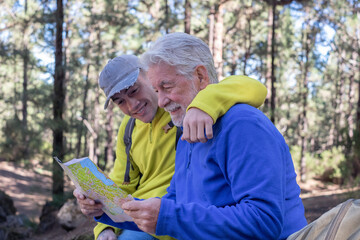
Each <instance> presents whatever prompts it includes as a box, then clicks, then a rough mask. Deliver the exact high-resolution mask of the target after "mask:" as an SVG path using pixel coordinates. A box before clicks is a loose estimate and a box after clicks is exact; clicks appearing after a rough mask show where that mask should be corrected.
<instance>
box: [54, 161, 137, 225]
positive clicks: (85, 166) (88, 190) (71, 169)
mask: <svg viewBox="0 0 360 240" xmlns="http://www.w3.org/2000/svg"><path fill="white" fill-rule="evenodd" d="M54 159H55V160H56V161H57V162H58V163H59V164H60V166H61V167H62V168H63V169H64V171H65V172H66V174H67V175H68V176H69V177H70V179H71V181H72V182H73V183H74V185H75V187H76V188H78V189H80V190H81V191H82V193H83V194H84V195H85V196H86V197H88V198H91V199H93V200H95V201H98V202H101V203H102V204H103V206H104V207H103V209H102V210H103V211H104V212H105V213H106V214H107V215H108V216H109V217H110V218H111V219H112V220H113V221H114V222H125V221H133V220H132V218H131V217H129V216H128V215H126V214H125V213H124V210H122V208H121V207H120V203H121V202H124V201H129V200H132V199H133V198H132V196H131V195H128V194H127V193H126V192H124V191H123V190H122V189H121V188H120V187H118V186H117V185H116V184H115V183H114V182H113V181H112V180H111V179H110V178H109V177H108V176H106V175H105V174H104V173H103V171H102V170H101V169H100V168H99V167H98V166H97V165H96V164H95V163H93V161H91V160H90V159H89V158H87V157H85V158H80V159H73V160H71V161H69V162H66V163H63V162H62V161H61V160H60V159H58V158H57V157H54Z"/></svg>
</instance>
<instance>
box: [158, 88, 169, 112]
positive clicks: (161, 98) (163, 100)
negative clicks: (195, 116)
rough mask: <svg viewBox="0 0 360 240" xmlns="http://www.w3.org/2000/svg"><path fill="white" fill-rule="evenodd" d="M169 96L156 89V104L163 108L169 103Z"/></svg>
mask: <svg viewBox="0 0 360 240" xmlns="http://www.w3.org/2000/svg"><path fill="white" fill-rule="evenodd" d="M169 101H170V100H169V98H168V97H167V95H166V94H164V93H163V92H161V91H158V105H159V107H161V108H164V107H165V106H166V105H167V104H168V103H169Z"/></svg>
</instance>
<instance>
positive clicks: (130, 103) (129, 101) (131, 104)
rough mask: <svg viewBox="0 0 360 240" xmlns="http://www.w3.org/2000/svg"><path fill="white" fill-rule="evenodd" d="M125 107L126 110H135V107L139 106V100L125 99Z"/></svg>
mask: <svg viewBox="0 0 360 240" xmlns="http://www.w3.org/2000/svg"><path fill="white" fill-rule="evenodd" d="M126 102H127V105H128V109H129V110H130V112H131V111H134V110H136V108H137V106H138V105H139V100H137V99H136V98H131V97H130V98H128V99H127V101H126Z"/></svg>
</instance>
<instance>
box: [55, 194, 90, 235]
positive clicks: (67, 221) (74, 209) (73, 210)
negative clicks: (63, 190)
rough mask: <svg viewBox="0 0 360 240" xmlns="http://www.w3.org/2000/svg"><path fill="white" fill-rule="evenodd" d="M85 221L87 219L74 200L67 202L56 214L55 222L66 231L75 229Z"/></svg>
mask: <svg viewBox="0 0 360 240" xmlns="http://www.w3.org/2000/svg"><path fill="white" fill-rule="evenodd" d="M86 220H87V217H86V216H84V215H83V214H82V212H81V210H80V207H79V205H78V204H77V201H76V199H69V200H67V202H66V203H65V204H64V205H63V206H62V207H61V208H60V210H59V212H58V214H57V221H58V222H59V223H60V225H61V226H62V227H63V228H64V229H65V230H66V231H70V230H73V229H75V228H76V227H78V226H79V225H80V224H81V223H83V222H84V221H86Z"/></svg>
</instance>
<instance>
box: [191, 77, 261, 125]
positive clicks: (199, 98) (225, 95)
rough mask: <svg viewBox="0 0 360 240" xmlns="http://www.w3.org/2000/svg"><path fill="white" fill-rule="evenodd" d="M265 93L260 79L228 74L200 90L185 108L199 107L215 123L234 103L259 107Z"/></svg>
mask: <svg viewBox="0 0 360 240" xmlns="http://www.w3.org/2000/svg"><path fill="white" fill-rule="evenodd" d="M266 94H267V90H266V87H265V86H264V85H263V84H262V83H261V82H260V81H258V80H255V79H252V78H250V77H247V76H230V77H227V78H225V79H224V80H222V81H221V82H219V83H218V84H209V85H208V86H207V87H206V88H205V89H203V90H201V91H200V92H199V93H198V94H197V95H196V97H195V98H194V99H193V101H192V102H191V104H190V105H189V106H188V108H187V110H189V109H190V108H192V107H195V108H199V109H200V110H202V111H204V112H206V113H207V114H209V116H210V117H211V118H212V119H213V121H214V123H215V122H216V120H217V119H218V118H219V117H221V116H222V115H224V114H225V113H226V112H227V111H228V110H229V109H230V108H231V107H232V106H233V105H235V104H236V103H246V104H249V105H251V106H253V107H256V108H258V107H260V106H261V105H262V104H263V103H264V101H265V98H266Z"/></svg>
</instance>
